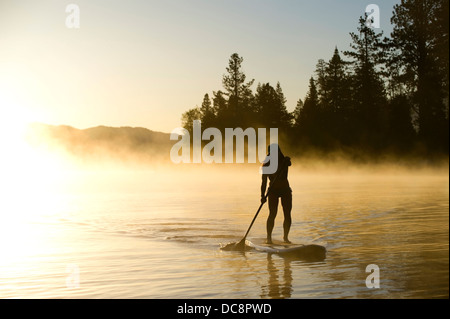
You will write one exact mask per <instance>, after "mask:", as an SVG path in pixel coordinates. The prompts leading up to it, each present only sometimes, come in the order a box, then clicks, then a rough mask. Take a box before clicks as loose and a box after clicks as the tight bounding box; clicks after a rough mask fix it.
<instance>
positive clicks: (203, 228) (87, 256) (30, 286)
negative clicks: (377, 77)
mask: <svg viewBox="0 0 450 319" xmlns="http://www.w3.org/2000/svg"><path fill="white" fill-rule="evenodd" d="M22 182H23V183H22ZM22 182H21V183H18V184H20V187H19V186H18V185H13V186H12V187H11V186H10V187H9V188H8V190H9V192H11V193H10V194H6V195H7V196H5V200H2V204H0V205H1V206H2V207H1V213H0V214H1V215H0V297H1V298H448V296H449V290H448V287H449V276H448V273H449V250H448V246H449V228H448V225H449V184H448V183H449V178H448V172H444V173H430V172H428V173H427V172H414V173H412V172H409V173H397V174H387V173H386V174H383V172H381V173H380V172H378V173H376V172H368V173H360V172H359V173H355V172H353V173H350V172H345V171H340V172H337V173H336V172H335V173H331V172H330V173H320V174H319V173H314V172H309V173H305V172H302V171H300V170H298V171H295V170H291V171H290V182H291V186H292V189H293V212H292V216H293V224H292V230H291V236H290V238H291V240H292V241H293V242H296V243H315V244H320V245H323V246H325V247H326V248H327V258H326V259H325V260H324V261H320V262H306V261H302V260H296V259H287V258H282V257H280V256H278V255H269V254H267V253H262V252H256V251H251V252H247V253H245V254H243V253H238V252H227V251H221V250H220V249H219V244H220V243H227V242H231V241H238V240H240V239H241V238H242V236H243V235H244V233H245V231H246V230H247V227H248V226H249V224H250V222H251V219H252V218H253V216H254V214H255V212H256V209H257V208H258V206H259V187H260V177H259V175H258V172H257V170H254V169H248V168H234V167H226V166H224V169H220V168H219V169H216V168H215V169H212V168H193V169H191V170H187V169H182V168H176V169H172V170H166V169H161V170H154V171H152V170H141V171H112V170H110V171H102V172H96V171H82V172H78V171H68V172H66V173H64V174H62V175H61V176H59V177H58V178H57V179H54V180H50V181H46V182H45V183H42V187H40V186H39V185H40V183H37V184H36V183H34V184H30V183H28V181H27V180H26V179H25V180H24V181H22ZM14 192H16V194H15V195H14V194H13V193H14ZM18 194H20V195H18ZM267 214H268V210H267V206H265V207H264V208H263V210H262V212H261V214H260V216H259V217H258V219H257V221H256V223H255V226H254V227H253V229H252V231H251V233H250V235H249V237H251V238H264V237H265V219H266V218H267ZM282 222H283V218H282V213H281V212H280V213H279V216H278V217H277V220H276V225H275V230H274V238H277V239H281V237H282V235H281V234H282ZM371 264H375V265H377V266H378V267H379V270H380V272H379V273H380V288H374V289H369V288H368V287H367V286H366V278H367V276H369V275H370V273H366V267H367V266H368V265H371Z"/></svg>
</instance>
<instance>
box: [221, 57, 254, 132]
mask: <svg viewBox="0 0 450 319" xmlns="http://www.w3.org/2000/svg"><path fill="white" fill-rule="evenodd" d="M243 61H244V59H243V58H242V57H240V56H239V54H237V53H233V54H232V55H231V57H230V59H229V61H228V67H227V68H226V70H227V72H228V74H225V75H224V76H223V78H222V84H223V87H224V89H225V91H226V92H225V94H226V95H227V96H228V109H229V112H230V116H231V120H232V121H233V124H234V126H243V125H244V124H245V114H246V111H248V110H250V108H251V106H252V97H253V96H252V92H251V89H250V87H251V86H252V85H253V82H254V80H251V81H249V82H245V81H246V75H245V74H244V72H242V70H241V66H242V62H243Z"/></svg>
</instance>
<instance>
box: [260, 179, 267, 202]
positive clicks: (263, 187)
mask: <svg viewBox="0 0 450 319" xmlns="http://www.w3.org/2000/svg"><path fill="white" fill-rule="evenodd" d="M266 188H267V175H266V174H262V181H261V203H265V202H266Z"/></svg>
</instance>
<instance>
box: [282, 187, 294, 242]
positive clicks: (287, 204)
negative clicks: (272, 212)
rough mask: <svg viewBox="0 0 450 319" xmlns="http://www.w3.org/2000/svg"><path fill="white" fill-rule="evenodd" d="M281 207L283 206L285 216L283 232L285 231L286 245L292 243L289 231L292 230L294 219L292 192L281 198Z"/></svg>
mask: <svg viewBox="0 0 450 319" xmlns="http://www.w3.org/2000/svg"><path fill="white" fill-rule="evenodd" d="M281 205H282V206H283V214H284V222H283V230H284V237H283V239H284V241H285V242H286V243H290V241H289V231H290V230H291V224H292V218H291V211H292V192H288V193H286V194H284V195H283V196H281Z"/></svg>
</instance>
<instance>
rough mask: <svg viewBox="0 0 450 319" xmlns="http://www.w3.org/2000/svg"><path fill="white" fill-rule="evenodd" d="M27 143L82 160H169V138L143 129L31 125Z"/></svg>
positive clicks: (170, 142)
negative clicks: (60, 151) (62, 152)
mask: <svg viewBox="0 0 450 319" xmlns="http://www.w3.org/2000/svg"><path fill="white" fill-rule="evenodd" d="M26 139H27V141H28V142H29V143H30V144H31V145H32V146H34V147H38V148H44V149H47V150H50V151H56V150H63V151H65V152H67V153H68V154H70V155H73V156H76V157H81V158H83V159H96V160H98V159H104V158H108V159H115V160H119V161H123V160H139V161H151V160H152V159H158V160H164V159H165V160H169V152H170V149H171V147H172V145H173V143H174V142H173V141H171V140H170V134H168V133H162V132H155V131H152V130H149V129H147V128H143V127H129V126H124V127H108V126H97V127H92V128H87V129H77V128H74V127H72V126H67V125H58V126H55V125H48V124H43V123H33V124H30V125H29V127H28V130H27V132H26Z"/></svg>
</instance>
